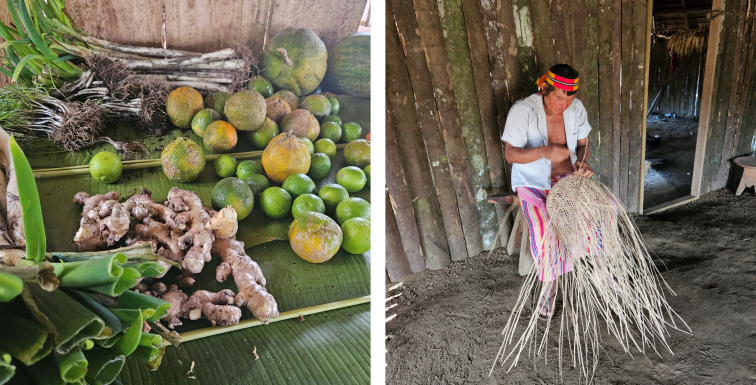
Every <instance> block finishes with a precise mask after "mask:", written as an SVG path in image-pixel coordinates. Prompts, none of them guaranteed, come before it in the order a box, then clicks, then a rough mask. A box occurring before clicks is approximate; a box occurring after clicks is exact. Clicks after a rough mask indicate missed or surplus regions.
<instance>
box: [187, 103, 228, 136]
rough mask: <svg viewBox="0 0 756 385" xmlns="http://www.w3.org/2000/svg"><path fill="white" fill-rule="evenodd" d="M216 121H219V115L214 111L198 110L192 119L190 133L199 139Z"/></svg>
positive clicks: (207, 109) (210, 109) (208, 109)
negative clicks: (192, 132)
mask: <svg viewBox="0 0 756 385" xmlns="http://www.w3.org/2000/svg"><path fill="white" fill-rule="evenodd" d="M216 120H221V115H220V114H219V113H218V111H215V110H213V109H212V108H205V109H204V110H200V112H198V113H197V114H196V115H194V119H192V131H194V133H195V134H197V135H198V136H200V137H201V136H202V135H203V134H204V133H205V129H207V126H209V125H210V123H212V122H214V121H216Z"/></svg>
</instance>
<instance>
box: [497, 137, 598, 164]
mask: <svg viewBox="0 0 756 385" xmlns="http://www.w3.org/2000/svg"><path fill="white" fill-rule="evenodd" d="M586 140H587V139H586ZM569 155H570V150H568V149H567V146H565V145H563V144H550V145H548V146H543V147H536V148H528V149H525V148H519V147H515V146H513V145H511V144H509V142H504V158H505V159H506V160H507V162H509V163H519V164H525V163H530V162H535V161H537V160H538V159H541V158H546V159H551V160H560V159H564V158H566V157H568V156H569Z"/></svg>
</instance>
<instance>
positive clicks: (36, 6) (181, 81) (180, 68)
mask: <svg viewBox="0 0 756 385" xmlns="http://www.w3.org/2000/svg"><path fill="white" fill-rule="evenodd" d="M6 1H7V3H8V8H9V11H10V14H11V18H12V20H13V24H12V25H11V26H6V25H0V36H2V37H3V39H5V41H6V43H4V46H5V48H6V53H7V57H6V58H5V61H4V63H3V64H4V65H5V67H6V68H3V69H0V72H3V73H5V74H6V75H8V76H11V77H12V79H13V81H16V80H19V81H21V82H24V83H26V84H27V85H31V84H32V83H37V84H41V85H43V86H46V87H58V88H60V87H63V86H64V85H65V83H67V82H72V81H76V80H77V79H78V78H79V77H80V75H81V74H82V72H83V67H85V66H86V64H87V63H85V61H86V60H89V58H91V57H92V56H103V57H107V58H110V59H112V60H116V61H118V62H121V63H122V64H123V65H124V67H125V68H128V69H130V70H132V71H133V77H135V78H142V77H148V76H157V77H159V78H160V79H162V80H165V81H167V84H168V86H169V87H170V88H177V87H182V86H189V87H192V88H195V89H198V90H205V91H208V92H220V91H222V92H229V93H231V92H233V91H234V90H236V89H239V88H240V87H242V86H243V84H244V82H246V80H248V79H249V77H250V75H251V74H250V72H251V71H253V70H254V68H255V65H256V63H255V59H254V57H253V55H252V53H251V51H250V49H249V48H247V47H244V46H237V47H234V48H227V49H223V50H220V51H216V52H211V53H206V54H200V53H194V52H186V51H179V50H168V49H161V48H148V47H135V46H127V45H122V44H116V43H112V42H109V41H106V40H102V39H97V38H94V37H92V36H90V35H88V34H87V33H86V32H85V31H81V30H78V29H76V28H75V27H74V26H73V25H72V24H71V21H70V20H69V19H68V17H67V16H66V15H65V13H64V12H63V8H64V5H65V4H64V1H63V0H51V1H45V0H17V1H13V0H6ZM90 64H91V63H90ZM90 69H92V68H90ZM101 75H102V77H103V78H107V77H108V76H109V74H108V73H104V74H101ZM114 91H115V90H114ZM116 94H117V92H116ZM111 96H112V95H111ZM116 97H117V96H116Z"/></svg>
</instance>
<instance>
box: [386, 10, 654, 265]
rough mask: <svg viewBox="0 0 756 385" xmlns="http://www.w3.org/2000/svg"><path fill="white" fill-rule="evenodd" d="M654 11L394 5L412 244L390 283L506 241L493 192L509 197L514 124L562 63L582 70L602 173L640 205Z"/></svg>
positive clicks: (393, 54) (391, 121) (398, 109)
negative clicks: (509, 120)
mask: <svg viewBox="0 0 756 385" xmlns="http://www.w3.org/2000/svg"><path fill="white" fill-rule="evenodd" d="M647 4H648V1H647V0H640V1H621V0H575V1H566V0H551V1H549V0H480V1H479V0H438V1H432V0H414V2H412V1H406V0H389V1H387V4H386V6H387V12H386V28H387V31H386V97H387V100H386V108H387V125H386V130H387V134H386V147H387V150H386V151H387V152H386V159H387V169H386V174H387V187H388V192H389V195H390V198H391V201H390V203H391V206H392V208H393V215H394V217H395V222H396V224H397V229H396V234H398V235H399V236H400V238H401V244H400V245H387V247H388V250H387V253H388V254H387V256H386V258H387V271H388V274H389V277H390V278H391V279H392V280H397V279H401V277H402V276H403V275H405V274H407V268H408V267H409V270H410V271H411V272H412V273H417V272H419V271H422V270H424V269H425V268H429V269H440V268H442V267H444V266H446V265H447V264H449V263H450V261H456V260H461V259H464V258H466V257H468V256H474V255H477V254H479V253H480V252H481V251H484V250H490V249H491V248H493V247H497V246H498V245H499V243H500V242H494V240H495V238H496V234H497V232H498V229H499V226H500V225H502V223H500V222H501V216H502V214H503V209H504V208H503V207H494V205H491V204H488V203H486V200H485V190H486V189H492V190H493V191H495V192H498V191H508V190H509V183H510V181H509V177H508V169H509V166H508V165H506V164H505V162H504V161H503V154H502V143H501V140H500V139H499V138H500V135H501V130H502V128H503V123H504V121H505V119H506V116H507V112H508V111H509V108H510V106H511V105H512V104H513V103H514V102H515V101H516V100H518V99H521V98H523V97H526V96H528V95H530V94H532V93H533V92H535V91H536V85H535V81H536V80H537V79H538V77H539V76H540V75H541V74H543V73H544V72H545V71H546V70H547V69H548V68H549V67H550V66H552V65H553V64H556V63H568V64H570V65H572V66H573V67H574V68H575V69H577V70H578V71H579V72H580V91H579V93H578V98H579V99H581V100H582V101H583V103H584V104H585V106H586V109H587V111H588V120H589V123H590V124H591V126H592V127H593V130H592V131H591V134H590V136H589V141H590V147H591V152H592V154H591V165H592V167H593V169H594V170H595V171H596V175H597V178H599V179H600V180H601V181H602V182H603V183H604V184H606V185H608V186H610V187H611V188H612V189H613V190H614V191H615V193H616V194H617V195H618V197H620V199H621V201H622V202H623V203H624V204H625V205H626V207H627V208H628V209H629V210H630V211H637V210H638V208H639V205H638V203H639V185H641V183H640V169H641V164H640V159H641V152H642V145H643V143H645V141H643V140H642V138H643V131H644V122H645V119H644V117H645V107H646V100H645V98H644V95H645V89H644V85H645V84H646V82H645V76H646V70H645V69H646V66H647V62H646V56H647V55H646V52H645V49H646V45H647V41H648V40H649V39H648V37H649V36H650V35H648V34H647V24H648V19H649V17H650V13H649V12H650V10H649V9H647ZM620 78H621V79H622V83H620ZM620 84H622V86H620ZM504 227H505V232H506V231H507V229H506V224H505V226H504ZM405 260H406V261H405ZM405 262H408V263H405ZM394 266H396V268H394Z"/></svg>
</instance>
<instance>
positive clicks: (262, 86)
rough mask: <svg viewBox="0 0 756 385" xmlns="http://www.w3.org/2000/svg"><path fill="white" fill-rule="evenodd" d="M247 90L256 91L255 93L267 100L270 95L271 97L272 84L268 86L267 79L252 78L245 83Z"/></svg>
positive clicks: (260, 77)
mask: <svg viewBox="0 0 756 385" xmlns="http://www.w3.org/2000/svg"><path fill="white" fill-rule="evenodd" d="M247 89H248V90H255V91H257V93H259V94H260V95H262V96H263V97H264V98H269V97H270V96H271V95H273V84H270V81H268V79H265V78H264V77H262V76H260V75H257V76H255V77H253V78H252V79H250V80H249V82H247Z"/></svg>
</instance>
